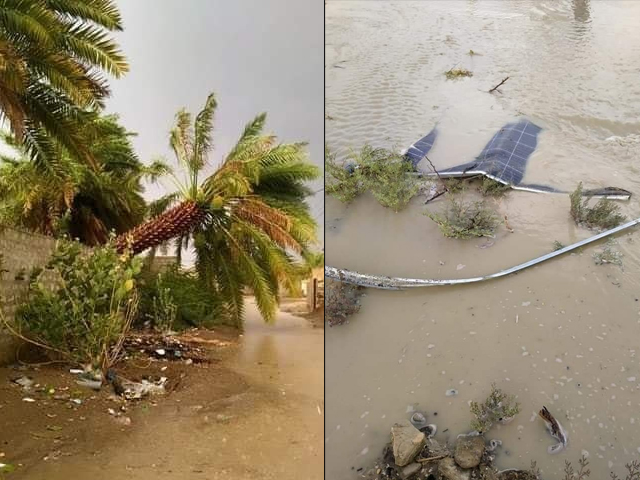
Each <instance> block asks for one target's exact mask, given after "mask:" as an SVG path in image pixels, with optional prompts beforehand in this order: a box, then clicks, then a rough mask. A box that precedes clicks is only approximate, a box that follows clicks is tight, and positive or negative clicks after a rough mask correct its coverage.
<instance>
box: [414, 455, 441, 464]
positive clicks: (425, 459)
mask: <svg viewBox="0 0 640 480" xmlns="http://www.w3.org/2000/svg"><path fill="white" fill-rule="evenodd" d="M447 457H448V455H438V456H436V457H429V458H418V459H417V460H416V462H419V463H427V462H433V461H434V460H441V459H443V458H447Z"/></svg>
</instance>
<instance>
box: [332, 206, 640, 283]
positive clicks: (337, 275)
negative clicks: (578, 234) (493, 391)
mask: <svg viewBox="0 0 640 480" xmlns="http://www.w3.org/2000/svg"><path fill="white" fill-rule="evenodd" d="M639 223H640V218H637V219H635V220H631V221H630V222H627V223H625V224H624V225H620V226H618V227H615V228H612V229H611V230H607V231H605V232H602V233H599V234H597V235H594V236H593V237H589V238H587V239H585V240H581V241H579V242H577V243H574V244H572V245H569V246H567V247H564V248H561V249H560V250H556V251H555V252H551V253H547V254H546V255H543V256H541V257H538V258H535V259H533V260H529V261H528V262H525V263H521V264H520V265H516V266H515V267H511V268H508V269H506V270H501V271H500V272H497V273H492V274H490V275H484V276H482V277H472V278H458V279H453V280H433V279H426V278H425V279H422V278H400V277H385V276H379V275H367V274H365V273H358V272H353V271H350V270H344V269H341V268H335V267H329V266H325V267H324V274H325V277H329V278H333V279H335V280H339V281H341V282H345V283H352V284H355V285H360V286H362V287H369V288H382V289H386V290H401V289H403V288H415V287H433V286H436V285H459V284H464V283H476V282H483V281H485V280H490V279H493V278H499V277H504V276H506V275H510V274H512V273H516V272H519V271H521V270H524V269H525V268H529V267H532V266H533V265H537V264H539V263H542V262H545V261H547V260H550V259H552V258H555V257H557V256H560V255H562V254H565V253H567V252H570V251H571V250H575V249H576V248H579V247H582V246H584V245H588V244H590V243H592V242H595V241H597V240H600V239H601V238H605V237H608V236H609V235H613V234H614V233H618V232H621V231H622V230H626V229H627V228H629V227H633V226H634V225H638V224H639Z"/></svg>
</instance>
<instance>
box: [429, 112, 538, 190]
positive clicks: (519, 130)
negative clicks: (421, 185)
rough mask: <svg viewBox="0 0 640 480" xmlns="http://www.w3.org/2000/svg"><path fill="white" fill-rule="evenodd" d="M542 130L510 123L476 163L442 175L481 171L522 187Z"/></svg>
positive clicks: (524, 123) (522, 121) (520, 123)
mask: <svg viewBox="0 0 640 480" xmlns="http://www.w3.org/2000/svg"><path fill="white" fill-rule="evenodd" d="M540 130H541V128H540V127H538V126H537V125H535V124H533V123H531V122H529V121H528V120H521V121H519V122H515V123H508V124H507V125H505V126H504V127H502V128H501V129H500V130H499V131H498V132H497V133H496V134H495V135H494V136H493V138H492V139H491V141H490V142H489V143H488V144H487V145H486V146H485V147H484V149H483V150H482V152H480V155H478V157H477V158H476V159H475V160H474V161H472V162H468V163H465V164H463V165H458V166H457V167H452V168H447V169H445V170H440V174H441V175H446V174H460V173H476V172H477V173H484V174H486V175H489V176H491V177H493V178H495V179H496V180H500V181H502V182H504V183H508V184H509V185H518V184H519V183H520V182H521V181H522V179H523V177H524V172H525V170H526V167H527V161H528V160H529V157H530V156H531V154H532V153H533V151H534V150H535V149H536V146H537V144H538V133H540Z"/></svg>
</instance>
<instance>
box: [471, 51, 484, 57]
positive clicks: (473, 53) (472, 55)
mask: <svg viewBox="0 0 640 480" xmlns="http://www.w3.org/2000/svg"><path fill="white" fill-rule="evenodd" d="M468 55H469V56H470V57H475V56H482V54H481V53H478V52H474V51H473V50H469V53H468Z"/></svg>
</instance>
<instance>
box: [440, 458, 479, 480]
mask: <svg viewBox="0 0 640 480" xmlns="http://www.w3.org/2000/svg"><path fill="white" fill-rule="evenodd" d="M438 473H439V474H440V476H441V477H442V478H443V479H444V480H469V479H470V478H471V470H463V469H462V468H460V467H459V466H458V465H456V462H455V460H454V459H453V458H451V457H447V458H444V459H442V460H440V463H438Z"/></svg>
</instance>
